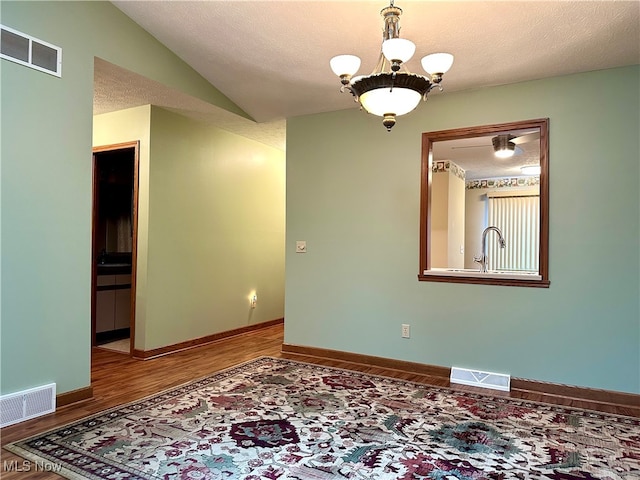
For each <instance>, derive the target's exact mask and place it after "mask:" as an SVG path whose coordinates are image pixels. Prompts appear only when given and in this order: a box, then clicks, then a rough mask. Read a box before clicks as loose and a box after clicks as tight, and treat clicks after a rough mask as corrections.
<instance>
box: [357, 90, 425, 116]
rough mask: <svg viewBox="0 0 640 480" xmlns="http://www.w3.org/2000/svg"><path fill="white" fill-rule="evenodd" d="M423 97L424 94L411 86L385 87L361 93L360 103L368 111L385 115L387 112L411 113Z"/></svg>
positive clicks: (397, 113)
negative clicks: (391, 88) (390, 88)
mask: <svg viewBox="0 0 640 480" xmlns="http://www.w3.org/2000/svg"><path fill="white" fill-rule="evenodd" d="M421 98H422V95H420V94H419V93H418V92H416V91H415V90H411V89H409V88H399V87H396V88H394V89H393V90H389V87H383V88H376V89H375V90H370V91H368V92H365V93H363V94H362V95H360V103H361V104H362V106H363V107H364V109H365V110H366V111H367V112H369V113H372V114H374V115H378V116H379V117H383V116H384V115H385V113H387V114H389V113H392V114H395V115H404V114H406V113H409V112H410V111H412V110H413V109H414V108H416V107H417V106H418V103H420V99H421Z"/></svg>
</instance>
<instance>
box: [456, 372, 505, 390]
mask: <svg viewBox="0 0 640 480" xmlns="http://www.w3.org/2000/svg"><path fill="white" fill-rule="evenodd" d="M449 381H450V382H451V383H460V384H462V385H471V386H474V387H483V388H492V389H494V390H502V391H504V392H508V391H509V390H510V388H511V376H510V375H506V374H504V373H492V372H481V371H480V370H469V369H467V368H460V367H451V378H450V379H449Z"/></svg>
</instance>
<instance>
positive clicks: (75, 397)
mask: <svg viewBox="0 0 640 480" xmlns="http://www.w3.org/2000/svg"><path fill="white" fill-rule="evenodd" d="M90 398H93V387H91V386H88V387H84V388H79V389H77V390H71V391H70V392H65V393H60V394H58V395H56V408H60V407H64V406H66V405H70V404H72V403H77V402H81V401H83V400H88V399H90Z"/></svg>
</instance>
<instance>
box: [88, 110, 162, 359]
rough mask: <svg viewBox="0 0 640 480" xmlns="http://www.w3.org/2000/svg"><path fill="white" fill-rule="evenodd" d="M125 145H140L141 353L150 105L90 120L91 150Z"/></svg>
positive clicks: (138, 336) (139, 342)
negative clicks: (91, 125) (91, 123)
mask: <svg viewBox="0 0 640 480" xmlns="http://www.w3.org/2000/svg"><path fill="white" fill-rule="evenodd" d="M126 142H140V145H139V150H138V242H137V252H136V257H137V264H136V328H135V346H134V348H136V349H139V350H144V339H145V334H146V319H147V308H146V306H147V258H148V248H147V247H148V245H149V153H150V151H151V105H143V106H141V107H135V108H128V109H126V110H119V111H117V112H110V113H105V114H102V115H96V116H94V117H93V146H94V147H102V146H106V145H115V144H118V143H126Z"/></svg>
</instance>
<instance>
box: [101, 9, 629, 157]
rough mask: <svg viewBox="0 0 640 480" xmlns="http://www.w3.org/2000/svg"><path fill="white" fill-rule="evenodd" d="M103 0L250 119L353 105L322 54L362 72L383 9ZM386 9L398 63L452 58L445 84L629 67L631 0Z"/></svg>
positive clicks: (371, 59) (372, 57)
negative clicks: (400, 49)
mask: <svg viewBox="0 0 640 480" xmlns="http://www.w3.org/2000/svg"><path fill="white" fill-rule="evenodd" d="M113 3H114V4H115V5H116V6H117V7H118V8H119V9H121V10H122V11H123V12H124V13H125V14H126V15H128V16H129V17H131V18H132V19H133V20H134V21H135V22H137V23H138V24H139V25H141V26H142V27H143V28H144V29H145V30H147V31H148V32H150V33H151V34H152V35H153V36H154V37H156V38H157V39H158V40H159V41H160V42H162V43H163V44H165V45H166V46H167V47H168V48H169V49H170V50H172V51H173V52H174V53H176V54H177V55H178V56H179V57H181V58H182V59H183V60H185V61H186V62H187V63H188V64H189V65H191V66H192V67H193V68H194V69H195V70H196V71H198V72H199V73H200V74H201V75H202V76H204V77H205V78H206V79H208V80H209V81H210V82H211V84H213V85H214V86H215V87H216V88H218V89H219V90H220V91H222V92H223V93H224V94H225V95H227V97H229V98H230V99H231V100H232V101H234V102H235V103H236V104H237V105H238V106H240V107H241V108H242V109H243V110H244V111H246V112H247V113H248V114H249V115H251V116H252V117H253V118H254V119H255V120H256V121H257V122H260V124H261V125H262V122H270V121H274V120H275V121H281V120H282V119H285V118H288V117H292V116H297V115H304V114H312V113H319V112H324V111H333V110H340V109H345V108H357V105H356V104H355V103H354V102H353V100H352V97H351V95H349V94H343V95H341V94H339V93H338V87H339V81H338V79H337V78H336V77H335V76H334V75H333V73H332V72H331V70H330V68H329V65H328V62H329V59H330V58H331V57H332V56H334V55H337V54H340V53H353V54H356V55H358V56H359V57H360V58H361V59H362V67H361V71H360V73H368V72H370V71H371V70H373V68H374V66H375V63H376V60H377V57H378V53H379V49H380V41H381V28H382V19H381V17H380V15H379V12H380V10H381V9H382V8H384V7H385V6H387V5H388V3H387V2H386V1H373V2H372V1H366V2H362V1H296V0H290V1H275V0H274V1H268V0H263V1H247V0H226V1H187V2H183V1H154V2H149V1H135V2H134V1H114V2H113ZM396 5H397V6H400V7H401V8H402V9H403V10H404V14H403V16H402V18H401V27H402V30H401V36H402V37H404V38H409V39H411V40H412V41H413V42H414V43H416V45H417V50H416V55H415V58H414V59H412V60H411V61H410V62H408V67H409V70H411V71H413V72H417V73H419V72H421V67H420V58H421V57H422V56H424V55H426V54H428V53H433V52H437V51H446V52H450V53H452V54H454V55H455V62H454V65H453V67H452V69H451V70H450V71H449V72H448V73H447V74H446V75H445V79H444V81H443V86H444V88H445V92H447V91H456V90H465V89H471V88H479V87H484V86H490V85H499V84H507V83H514V82H519V81H524V80H531V79H537V78H543V77H550V76H556V75H565V74H571V73H577V72H583V71H589V70H599V69H605V68H611V67H617V66H624V65H631V64H638V63H640V3H639V2H637V1H580V2H575V1H551V2H545V1H466V2H464V1H438V2H431V1H429V2H427V1H417V0H398V1H397V2H396ZM107 87H108V85H107V84H106V82H105V85H104V88H107ZM121 87H122V86H121ZM130 88H131V89H134V88H133V87H132V86H131V87H130ZM603 88H606V85H603ZM124 90H126V88H125V89H124ZM165 93H167V92H166V91H165ZM174 93H175V92H174ZM103 96H104V97H109V96H110V95H109V94H105V95H103ZM167 101H173V102H174V103H179V102H178V100H176V99H170V98H167ZM185 101H186V99H185ZM103 107H104V108H105V109H107V108H108V107H106V106H103ZM200 108H201V110H198V108H193V106H191V107H189V108H188V109H187V110H193V111H196V112H199V114H201V115H202V116H203V118H204V117H207V116H208V115H210V114H211V115H213V116H216V115H218V114H220V112H209V111H202V110H206V108H205V107H204V106H201V107H200ZM176 109H180V107H179V106H176ZM218 110H219V109H218ZM282 125H283V124H282V122H276V123H275V124H274V125H263V127H264V128H265V129H266V130H268V129H271V128H272V127H274V126H275V127H276V129H275V130H274V132H275V133H274V135H284V128H283V127H282V130H279V128H281V126H282ZM278 131H279V132H280V133H277V132H278ZM267 137H269V135H267ZM276 143H277V142H276ZM280 144H281V145H283V141H281V142H280Z"/></svg>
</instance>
